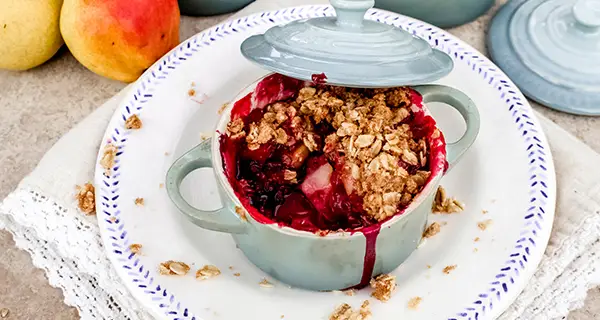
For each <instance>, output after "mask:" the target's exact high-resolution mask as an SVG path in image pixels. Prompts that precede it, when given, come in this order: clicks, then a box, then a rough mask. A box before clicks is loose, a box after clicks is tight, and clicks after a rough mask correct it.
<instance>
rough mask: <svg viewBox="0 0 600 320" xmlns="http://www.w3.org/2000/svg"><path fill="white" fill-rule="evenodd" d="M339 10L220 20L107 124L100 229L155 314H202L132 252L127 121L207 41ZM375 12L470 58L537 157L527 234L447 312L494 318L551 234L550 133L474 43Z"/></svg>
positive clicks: (155, 69)
mask: <svg viewBox="0 0 600 320" xmlns="http://www.w3.org/2000/svg"><path fill="white" fill-rule="evenodd" d="M331 15H334V11H333V9H332V8H331V7H330V6H326V5H310V6H302V7H294V8H285V9H281V10H276V11H270V12H262V13H257V14H254V15H250V16H247V17H243V18H239V19H236V20H232V21H227V22H225V23H222V24H219V25H217V26H215V27H212V28H210V29H207V30H205V31H203V32H201V33H198V34H197V35H195V36H193V37H192V38H190V39H188V40H186V41H184V42H183V43H182V44H180V45H179V46H178V47H177V48H175V49H173V50H172V51H171V52H169V53H168V54H167V55H165V56H164V57H163V58H161V59H160V60H159V61H158V62H156V63H155V64H154V65H153V66H152V67H151V68H149V69H148V70H147V71H146V72H145V73H144V74H143V75H142V76H141V77H140V79H139V80H138V81H137V82H136V83H135V84H134V85H133V86H132V88H131V89H130V90H129V92H128V94H127V96H126V97H127V98H125V99H124V100H123V102H122V103H121V105H120V107H119V108H118V109H117V110H116V111H115V114H114V115H113V118H112V119H111V121H110V123H109V126H108V128H107V131H106V133H105V141H104V142H103V143H102V145H101V146H100V152H99V154H98V159H97V160H98V161H97V163H99V160H100V158H101V156H102V151H103V148H104V146H105V145H106V144H107V143H112V144H113V145H115V146H117V148H118V152H117V154H116V159H115V164H114V166H113V168H112V170H111V174H110V176H106V175H105V173H104V168H102V167H101V166H100V165H99V164H97V165H96V175H95V184H96V203H97V209H98V210H97V211H98V212H97V216H98V223H99V226H100V231H101V235H102V239H103V242H104V246H105V249H106V252H107V255H108V257H109V259H110V261H111V263H112V264H113V266H114V267H115V268H116V269H121V271H125V272H124V273H123V272H119V275H120V276H121V279H122V281H124V283H125V285H126V286H127V288H128V289H129V290H131V292H132V293H133V295H134V296H135V297H136V298H137V299H140V300H141V302H142V303H143V305H144V306H146V307H149V310H148V311H150V312H152V313H153V314H154V315H156V316H158V317H160V318H162V319H169V320H183V319H186V320H201V319H200V318H198V317H196V316H194V315H193V314H192V312H191V311H190V309H189V308H188V307H187V306H185V305H183V304H182V303H181V302H180V301H179V300H178V299H177V297H175V295H174V294H172V293H171V292H170V291H169V290H168V289H167V288H165V287H164V286H163V285H161V284H160V283H159V281H160V280H159V279H158V278H155V277H154V276H152V275H151V273H150V270H151V269H155V268H154V267H151V269H149V268H148V267H146V266H144V265H143V264H142V263H141V261H140V259H139V258H137V257H136V256H135V255H134V254H133V253H131V252H130V250H129V248H128V245H129V243H130V242H129V239H128V234H127V229H126V227H125V224H124V223H123V222H122V221H121V220H120V215H121V214H122V213H121V210H120V208H119V205H118V202H117V200H118V198H119V189H120V187H119V182H120V179H119V177H120V175H121V170H120V166H121V164H120V156H121V155H122V154H123V153H124V152H125V151H126V146H127V136H128V135H129V133H130V132H129V131H128V130H125V121H126V120H127V118H128V117H129V116H130V115H132V114H134V113H137V114H140V113H142V112H143V110H144V106H145V105H146V103H147V102H148V101H150V100H151V99H152V96H153V92H154V91H155V90H156V88H157V87H158V85H159V84H160V83H161V82H162V81H163V80H164V79H166V78H167V77H168V75H169V73H170V72H171V70H173V69H176V68H178V67H179V66H181V65H184V64H185V61H186V60H187V59H188V58H189V57H191V56H193V55H194V54H195V53H197V52H199V50H200V49H201V48H203V47H208V46H210V45H211V44H212V43H214V42H218V41H220V40H221V39H224V38H227V37H228V36H230V35H232V34H235V33H238V32H246V31H248V30H251V29H253V28H255V27H257V26H264V25H275V24H277V23H285V22H288V21H292V20H296V19H304V18H310V17H316V16H331ZM367 18H368V19H372V20H376V21H379V22H383V23H388V24H393V25H395V26H398V27H402V28H404V29H405V30H407V31H409V32H411V33H413V34H415V35H417V36H420V37H421V38H424V39H425V40H427V41H428V42H429V43H430V44H431V45H432V46H434V47H436V48H437V49H439V50H442V51H444V52H446V53H447V54H449V55H450V56H451V57H452V58H453V59H454V61H455V63H464V64H466V65H467V66H469V67H470V69H471V71H472V72H475V73H477V74H478V75H479V76H481V79H482V81H485V83H487V84H488V85H489V86H490V87H492V88H494V89H495V90H496V91H497V93H498V95H499V97H500V98H501V99H503V101H504V103H505V106H506V111H507V112H509V113H510V115H511V117H512V119H513V121H514V125H515V129H517V130H518V131H519V132H520V133H521V139H522V141H523V144H522V147H524V148H525V150H526V152H527V154H528V155H527V157H528V161H529V164H528V165H529V175H530V176H529V183H530V192H529V196H530V201H529V208H528V209H527V210H526V211H525V212H523V221H522V223H523V226H522V228H521V230H522V231H521V233H520V236H519V239H516V240H515V243H514V247H513V250H512V253H511V254H510V255H509V256H508V257H507V258H506V262H505V263H504V265H503V266H502V267H501V268H499V269H498V270H497V272H496V275H495V277H494V278H493V279H490V280H489V282H488V283H489V285H488V288H487V290H485V291H484V292H481V293H479V294H478V295H477V296H474V297H473V298H472V302H471V303H470V304H468V305H464V306H460V307H459V306H457V310H456V312H455V313H453V314H449V315H447V316H445V317H444V318H445V319H448V320H456V319H489V318H494V317H496V316H498V315H500V314H501V313H502V312H503V311H504V310H505V309H506V308H507V307H508V306H509V305H510V304H511V303H512V302H513V301H514V300H515V299H516V298H517V296H518V294H519V293H520V292H521V291H522V290H523V288H524V287H525V286H526V283H527V281H528V280H529V279H530V277H531V276H532V275H533V274H534V272H535V270H536V268H537V265H538V264H539V262H540V261H541V259H542V256H543V253H544V250H545V248H546V245H547V243H548V239H549V237H550V231H551V229H552V221H553V218H554V210H555V201H556V181H555V173H554V163H553V161H552V155H551V152H550V148H549V145H548V143H547V140H546V137H545V135H544V133H543V131H542V129H541V127H540V125H539V123H538V120H537V119H536V117H535V115H534V113H533V110H532V108H531V107H530V106H529V104H528V102H527V100H526V99H525V98H524V97H523V95H522V94H521V93H520V92H519V90H518V89H517V88H516V86H515V85H514V84H513V83H512V81H510V80H509V79H508V77H507V76H506V75H505V74H504V73H502V71H501V70H500V69H499V68H498V67H496V66H495V65H494V64H493V63H492V62H490V61H489V60H488V59H487V58H486V57H485V56H483V55H481V54H480V53H479V52H477V51H476V50H475V49H473V48H471V47H470V46H469V45H467V44H465V43H464V42H462V41H460V40H458V39H457V38H455V37H454V36H452V35H450V34H448V33H447V32H446V31H443V30H441V29H438V28H437V27H434V26H431V25H429V24H427V23H424V22H421V21H419V20H416V19H412V18H409V17H405V16H402V15H400V14H396V13H391V12H388V11H384V10H379V9H372V10H370V11H369V12H368V13H367Z"/></svg>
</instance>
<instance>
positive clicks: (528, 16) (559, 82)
mask: <svg viewBox="0 0 600 320" xmlns="http://www.w3.org/2000/svg"><path fill="white" fill-rule="evenodd" d="M488 37H489V38H488V44H489V46H488V47H489V50H490V54H491V55H492V58H493V59H494V61H496V63H497V64H498V65H499V66H500V67H501V68H502V69H503V70H504V71H505V72H506V73H507V74H508V75H509V76H510V77H511V79H513V81H515V83H516V84H517V85H518V86H519V87H520V88H521V90H523V92H524V93H525V94H526V95H527V96H529V97H530V98H532V99H534V100H537V101H538V102H540V103H542V104H544V105H547V106H549V107H552V108H555V109H558V110H561V111H565V112H569V113H575V114H584V115H600V62H599V61H600V0H567V1H563V0H560V1H558V0H550V1H545V0H531V1H525V0H513V1H510V2H508V3H507V4H506V5H505V6H504V7H503V8H502V9H501V10H500V11H499V12H498V14H497V15H496V16H495V17H494V19H493V21H492V24H491V26H490V32H489V35H488Z"/></svg>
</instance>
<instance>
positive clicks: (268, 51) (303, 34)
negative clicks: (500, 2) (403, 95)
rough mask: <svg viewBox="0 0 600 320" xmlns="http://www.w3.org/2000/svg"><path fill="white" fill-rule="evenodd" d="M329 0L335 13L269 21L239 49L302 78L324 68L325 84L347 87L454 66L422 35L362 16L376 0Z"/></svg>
mask: <svg viewBox="0 0 600 320" xmlns="http://www.w3.org/2000/svg"><path fill="white" fill-rule="evenodd" d="M330 2H331V4H332V6H333V8H334V9H335V11H336V14H337V17H319V18H312V19H304V20H297V21H293V22H290V23H288V24H286V25H282V26H276V27H273V28H271V29H269V30H267V32H265V33H264V34H260V35H255V36H252V37H249V38H248V39H246V40H245V41H244V42H243V43H242V46H241V51H242V54H243V55H244V56H245V57H246V58H247V59H249V60H251V61H253V62H255V63H258V64H259V65H261V66H262V67H264V68H266V69H268V70H271V71H274V72H277V73H281V74H284V75H287V76H290V77H293V78H297V79H301V80H306V81H311V80H312V81H314V80H322V76H321V77H319V76H317V75H322V74H324V75H325V77H326V82H327V83H328V84H333V85H340V86H346V87H365V88H366V87H371V88H374V87H393V86H402V85H416V84H423V83H428V82H432V81H435V80H438V79H439V78H441V77H443V76H445V75H447V74H448V73H450V71H451V70H452V67H453V62H452V59H451V58H450V57H449V56H448V55H446V54H445V53H444V52H442V51H439V50H437V49H433V48H432V47H431V46H429V44H428V43H427V42H426V41H425V40H423V39H421V38H418V37H416V36H413V35H411V34H410V33H408V32H406V31H404V30H403V29H400V28H397V27H394V26H391V25H387V24H383V23H380V22H376V21H371V20H366V19H364V15H365V13H366V12H367V10H369V9H370V8H372V7H373V4H374V0H330ZM313 77H314V78H313ZM315 78H316V79H315Z"/></svg>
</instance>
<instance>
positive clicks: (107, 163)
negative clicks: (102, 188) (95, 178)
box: [100, 143, 118, 176]
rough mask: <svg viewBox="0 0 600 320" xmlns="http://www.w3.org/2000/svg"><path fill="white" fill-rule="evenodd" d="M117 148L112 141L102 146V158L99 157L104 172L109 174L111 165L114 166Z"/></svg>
mask: <svg viewBox="0 0 600 320" xmlns="http://www.w3.org/2000/svg"><path fill="white" fill-rule="evenodd" d="M117 150H118V148H117V147H116V146H114V145H113V144H112V143H109V144H107V145H106V146H104V151H103V154H102V159H100V165H101V166H102V168H104V170H105V174H106V175H107V176H110V171H111V169H112V167H114V166H115V158H116V157H117Z"/></svg>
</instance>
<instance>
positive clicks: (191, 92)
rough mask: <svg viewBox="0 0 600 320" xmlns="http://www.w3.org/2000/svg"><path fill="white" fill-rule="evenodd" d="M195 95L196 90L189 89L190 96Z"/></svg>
mask: <svg viewBox="0 0 600 320" xmlns="http://www.w3.org/2000/svg"><path fill="white" fill-rule="evenodd" d="M195 95H196V90H194V89H190V90H188V96H190V97H193V96H195Z"/></svg>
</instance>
